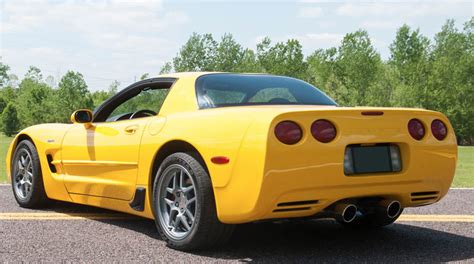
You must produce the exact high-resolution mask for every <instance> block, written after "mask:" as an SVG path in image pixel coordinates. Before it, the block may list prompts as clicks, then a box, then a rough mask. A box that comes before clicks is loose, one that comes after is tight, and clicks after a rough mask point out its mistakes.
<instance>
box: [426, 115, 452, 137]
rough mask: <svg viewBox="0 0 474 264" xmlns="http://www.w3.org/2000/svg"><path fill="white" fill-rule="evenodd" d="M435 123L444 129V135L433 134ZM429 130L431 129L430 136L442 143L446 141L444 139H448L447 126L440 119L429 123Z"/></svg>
mask: <svg viewBox="0 0 474 264" xmlns="http://www.w3.org/2000/svg"><path fill="white" fill-rule="evenodd" d="M435 123H439V124H441V125H442V126H443V127H444V130H445V132H444V135H439V134H438V132H435V128H434V125H435ZM430 129H431V134H432V135H433V137H434V138H436V139H437V140H439V141H443V140H445V139H446V137H448V132H449V131H448V126H447V125H446V123H445V122H443V121H442V120H440V119H435V120H433V121H431V125H430Z"/></svg>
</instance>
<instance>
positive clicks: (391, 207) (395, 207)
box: [329, 200, 402, 223]
mask: <svg viewBox="0 0 474 264" xmlns="http://www.w3.org/2000/svg"><path fill="white" fill-rule="evenodd" d="M373 209H375V211H376V212H377V213H381V214H386V216H387V217H388V218H395V217H397V216H398V215H399V214H400V211H401V210H402V206H401V204H400V202H399V201H397V200H382V201H380V202H379V203H377V204H376V205H375V206H374V207H373ZM329 211H330V212H331V214H332V215H333V216H334V218H336V219H337V220H338V221H340V222H344V223H351V222H352V221H354V220H355V219H356V217H357V212H358V211H359V210H358V208H357V206H356V205H354V204H352V203H337V204H335V205H333V206H332V207H331V208H330V209H329Z"/></svg>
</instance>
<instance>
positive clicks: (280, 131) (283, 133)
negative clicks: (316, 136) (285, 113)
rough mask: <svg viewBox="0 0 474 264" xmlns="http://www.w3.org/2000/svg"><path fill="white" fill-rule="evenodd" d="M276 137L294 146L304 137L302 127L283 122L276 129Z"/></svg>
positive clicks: (291, 122)
mask: <svg viewBox="0 0 474 264" xmlns="http://www.w3.org/2000/svg"><path fill="white" fill-rule="evenodd" d="M275 136H276V137H277V138H278V140H280V141H281V142H282V143H285V144H287V145H293V144H296V143H298V142H299V141H300V140H301V138H302V137H303V131H302V130H301V127H300V126H299V125H298V124H296V123H295V122H293V121H282V122H280V123H278V125H276V127H275Z"/></svg>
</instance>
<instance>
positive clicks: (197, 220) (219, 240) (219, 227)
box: [152, 152, 234, 251]
mask: <svg viewBox="0 0 474 264" xmlns="http://www.w3.org/2000/svg"><path fill="white" fill-rule="evenodd" d="M198 160H199V158H197V155H195V154H194V153H181V152H179V153H174V154H172V155H170V156H168V157H167V158H166V159H165V160H164V161H163V162H162V163H161V165H160V167H159V169H158V172H157V174H156V177H155V180H154V184H153V205H152V206H153V214H154V217H155V223H156V226H157V229H158V232H159V234H160V236H161V237H162V238H163V240H164V241H166V242H167V245H168V246H169V247H171V248H174V249H178V250H182V251H191V250H199V249H205V248H211V247H216V246H220V245H222V244H224V243H225V242H227V240H228V239H229V238H230V237H231V235H232V232H233V229H234V225H228V224H223V223H221V222H220V221H219V220H218V218H217V212H216V203H215V199H214V192H213V189H212V183H211V180H210V177H209V174H208V173H207V171H206V170H205V169H204V167H203V166H202V164H201V163H200V162H199V161H198ZM176 166H181V168H185V169H186V170H187V172H188V173H189V176H190V177H191V178H192V181H193V184H194V185H193V186H194V191H193V192H195V194H194V197H195V198H196V203H195V205H194V222H193V224H192V225H191V228H190V229H189V230H188V231H186V232H188V233H187V235H185V236H184V237H182V238H176V237H173V236H172V235H170V234H169V232H171V231H166V230H164V229H165V228H167V227H166V226H165V225H166V224H165V222H167V221H165V220H164V219H165V215H166V217H167V219H168V220H169V219H170V218H171V211H170V213H169V214H167V213H166V212H163V208H166V210H171V209H169V208H171V206H170V205H169V204H168V207H166V206H163V202H162V203H161V205H160V199H163V198H160V197H162V195H163V194H162V193H160V192H163V188H166V187H168V186H169V185H166V183H164V182H165V181H166V180H165V178H167V177H168V176H167V171H168V170H169V168H175V167H176ZM189 176H188V175H186V177H189ZM173 177H174V176H173ZM179 177H183V176H179ZM173 180H174V179H173ZM173 186H174V185H173ZM173 189H175V188H174V187H173ZM160 190H161V191H160ZM167 192H169V190H167ZM165 195H168V193H166V194H165ZM180 195H181V196H183V195H184V196H186V195H187V194H184V193H181V194H180ZM180 195H179V194H177V195H173V194H171V196H172V197H174V199H175V200H174V201H173V203H172V204H174V202H175V201H177V199H179V198H176V197H180ZM186 199H187V198H186ZM177 204H178V203H176V205H177ZM160 206H161V207H160ZM182 210H188V208H187V207H186V208H185V209H182ZM182 214H184V213H182ZM168 216H169V217H168ZM160 217H162V218H161V219H160ZM188 219H189V218H188ZM173 222H177V220H175V221H173ZM175 225H176V224H175ZM176 228H177V227H176ZM168 229H170V225H168Z"/></svg>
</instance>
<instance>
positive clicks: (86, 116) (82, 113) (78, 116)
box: [71, 109, 92, 124]
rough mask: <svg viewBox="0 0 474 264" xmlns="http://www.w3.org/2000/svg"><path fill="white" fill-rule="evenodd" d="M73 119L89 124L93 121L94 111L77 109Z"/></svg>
mask: <svg viewBox="0 0 474 264" xmlns="http://www.w3.org/2000/svg"><path fill="white" fill-rule="evenodd" d="M71 121H72V122H73V123H81V124H88V123H90V122H92V111H91V110H89V109H80V110H76V111H74V113H72V115H71Z"/></svg>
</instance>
